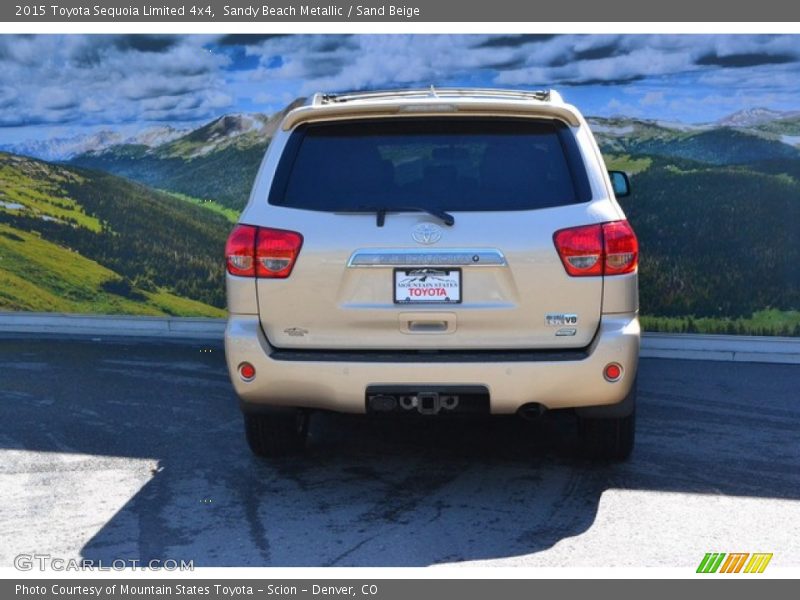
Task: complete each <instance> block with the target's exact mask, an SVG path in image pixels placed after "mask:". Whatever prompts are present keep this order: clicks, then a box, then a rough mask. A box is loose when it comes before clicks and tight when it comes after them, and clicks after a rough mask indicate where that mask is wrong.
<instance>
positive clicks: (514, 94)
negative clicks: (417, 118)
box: [314, 86, 561, 105]
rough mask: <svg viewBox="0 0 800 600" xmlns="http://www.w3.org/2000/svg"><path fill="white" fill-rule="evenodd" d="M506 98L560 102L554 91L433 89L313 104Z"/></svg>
mask: <svg viewBox="0 0 800 600" xmlns="http://www.w3.org/2000/svg"><path fill="white" fill-rule="evenodd" d="M454 97H455V98H463V97H482V98H495V99H499V98H507V99H514V100H536V101H539V102H550V101H556V102H558V101H560V100H561V96H560V95H559V94H558V92H556V91H554V90H502V89H495V88H435V87H434V86H431V87H430V88H428V89H414V90H385V91H374V92H346V93H343V94H324V93H323V94H317V95H316V97H315V98H314V100H315V101H314V104H321V105H325V104H340V103H343V102H353V101H358V100H381V99H387V100H388V99H391V98H409V99H411V98H454Z"/></svg>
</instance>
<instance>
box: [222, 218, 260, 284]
mask: <svg viewBox="0 0 800 600" xmlns="http://www.w3.org/2000/svg"><path fill="white" fill-rule="evenodd" d="M257 229H258V228H257V227H253V226H252V225H237V226H236V227H234V229H233V231H231V234H230V235H229V236H228V242H227V243H226V244H225V262H226V263H227V265H228V273H230V274H231V275H238V276H239V277H255V274H256V261H255V249H256V230H257Z"/></svg>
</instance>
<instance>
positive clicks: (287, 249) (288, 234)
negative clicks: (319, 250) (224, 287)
mask: <svg viewBox="0 0 800 600" xmlns="http://www.w3.org/2000/svg"><path fill="white" fill-rule="evenodd" d="M302 245H303V236H302V235H300V234H299V233H295V232H294V231H284V230H282V229H270V228H267V227H255V226H253V225H237V226H236V227H235V228H234V229H233V231H232V232H231V234H230V236H229V237H228V242H227V244H226V245H225V262H226V265H227V269H228V273H230V274H231V275H237V276H239V277H260V278H270V279H284V278H286V277H288V276H289V275H290V274H291V272H292V269H293V268H294V263H295V261H296V260H297V255H298V254H300V248H301V247H302Z"/></svg>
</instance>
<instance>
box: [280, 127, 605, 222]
mask: <svg viewBox="0 0 800 600" xmlns="http://www.w3.org/2000/svg"><path fill="white" fill-rule="evenodd" d="M590 199H591V191H590V188H589V182H588V179H587V177H586V173H585V170H584V167H583V163H582V160H581V157H580V153H579V151H578V149H577V144H576V142H575V139H574V137H573V135H572V132H571V131H570V129H569V128H568V127H567V126H566V125H564V124H561V123H558V122H553V121H535V120H530V119H525V120H522V119H516V120H498V119H492V120H478V119H469V120H465V119H435V120H434V119H427V120H426V119H413V120H411V119H404V120H401V119H395V120H380V121H378V120H373V121H369V122H365V121H357V122H352V121H349V122H338V123H326V124H309V125H305V126H302V127H300V128H298V129H297V130H296V131H295V132H294V133H293V135H292V137H291V138H290V140H289V143H288V145H287V147H286V151H285V153H284V156H283V157H282V159H281V161H280V164H279V166H278V172H277V173H276V177H275V180H274V182H273V187H272V190H271V191H270V197H269V202H270V203H271V204H275V205H279V206H288V207H292V208H302V209H308V210H321V211H332V212H347V211H359V210H375V209H388V210H391V209H392V208H404V207H409V206H412V207H419V206H424V207H432V208H437V209H441V210H445V211H491V210H530V209H537V208H547V207H552V206H561V205H565V204H574V203H578V202H586V201H588V200H590Z"/></svg>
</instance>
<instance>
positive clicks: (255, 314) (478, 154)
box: [225, 88, 639, 459]
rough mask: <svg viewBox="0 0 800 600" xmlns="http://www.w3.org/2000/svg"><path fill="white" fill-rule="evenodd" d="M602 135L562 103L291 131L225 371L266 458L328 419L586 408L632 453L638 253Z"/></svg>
mask: <svg viewBox="0 0 800 600" xmlns="http://www.w3.org/2000/svg"><path fill="white" fill-rule="evenodd" d="M615 192H616V195H617V196H620V195H624V194H627V193H628V179H627V177H626V176H625V175H624V173H620V172H612V173H611V174H610V176H609V173H608V172H607V171H606V168H605V165H604V163H603V159H602V157H601V155H600V152H599V150H598V148H597V145H596V143H595V141H594V138H593V136H592V134H591V132H590V131H589V128H588V126H587V124H586V121H585V120H584V119H583V117H582V116H581V114H580V113H579V112H578V111H577V110H576V109H575V108H574V107H572V106H570V105H568V104H565V103H564V102H563V101H562V100H561V98H560V96H559V95H558V94H557V93H556V92H553V91H545V92H522V91H505V90H486V89H433V88H431V89H430V90H409V91H393V92H372V93H352V94H342V95H333V94H317V95H315V96H314V97H313V98H312V99H311V100H310V101H309V102H308V103H307V104H306V105H304V106H302V107H299V108H296V109H295V110H292V111H291V112H289V113H288V114H287V116H286V117H285V119H284V121H283V123H282V124H281V126H280V128H279V130H278V131H277V133H276V134H275V137H274V138H273V140H272V142H271V144H270V146H269V149H268V151H267V153H266V156H265V158H264V161H263V163H262V165H261V169H260V171H259V174H258V177H257V179H256V181H255V185H254V187H253V191H252V194H251V196H250V201H249V203H248V205H247V207H246V208H245V210H244V212H243V213H242V216H241V220H240V223H239V224H238V225H237V226H236V228H235V229H234V230H233V232H232V233H231V235H230V238H229V239H228V244H227V247H226V260H227V276H226V281H227V292H228V310H229V312H230V316H229V318H228V325H227V329H226V332H225V351H226V356H227V362H228V368H229V371H230V376H231V380H232V382H233V386H234V388H235V389H236V392H237V394H238V395H239V398H240V399H241V407H242V410H243V412H244V417H245V431H246V435H247V441H248V442H249V445H250V448H251V449H252V450H253V452H255V453H256V454H259V455H278V454H285V453H288V452H293V451H298V450H300V449H301V448H302V447H303V446H304V444H305V439H306V435H307V430H308V418H309V417H308V416H309V413H310V412H312V411H314V410H330V411H339V412H347V413H385V414H392V413H394V414H398V415H401V414H408V415H416V416H417V417H418V418H442V417H444V416H449V415H458V414H473V415H489V414H514V413H516V414H520V415H522V416H528V417H530V416H535V415H539V414H541V413H542V412H544V411H545V410H550V409H574V412H575V413H576V414H577V418H578V431H579V435H580V438H581V440H582V442H583V444H584V447H585V449H586V450H587V452H589V453H590V454H592V455H593V456H598V457H604V458H611V459H624V458H626V457H627V456H628V455H629V454H630V452H631V449H632V447H633V440H634V405H635V397H636V369H637V362H638V355H639V321H638V291H637V262H638V245H637V241H636V236H635V235H634V232H633V230H632V229H631V227H630V225H629V224H628V222H627V221H626V220H625V215H624V214H623V212H622V210H621V209H620V207H619V205H618V204H617V202H616V199H615Z"/></svg>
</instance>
